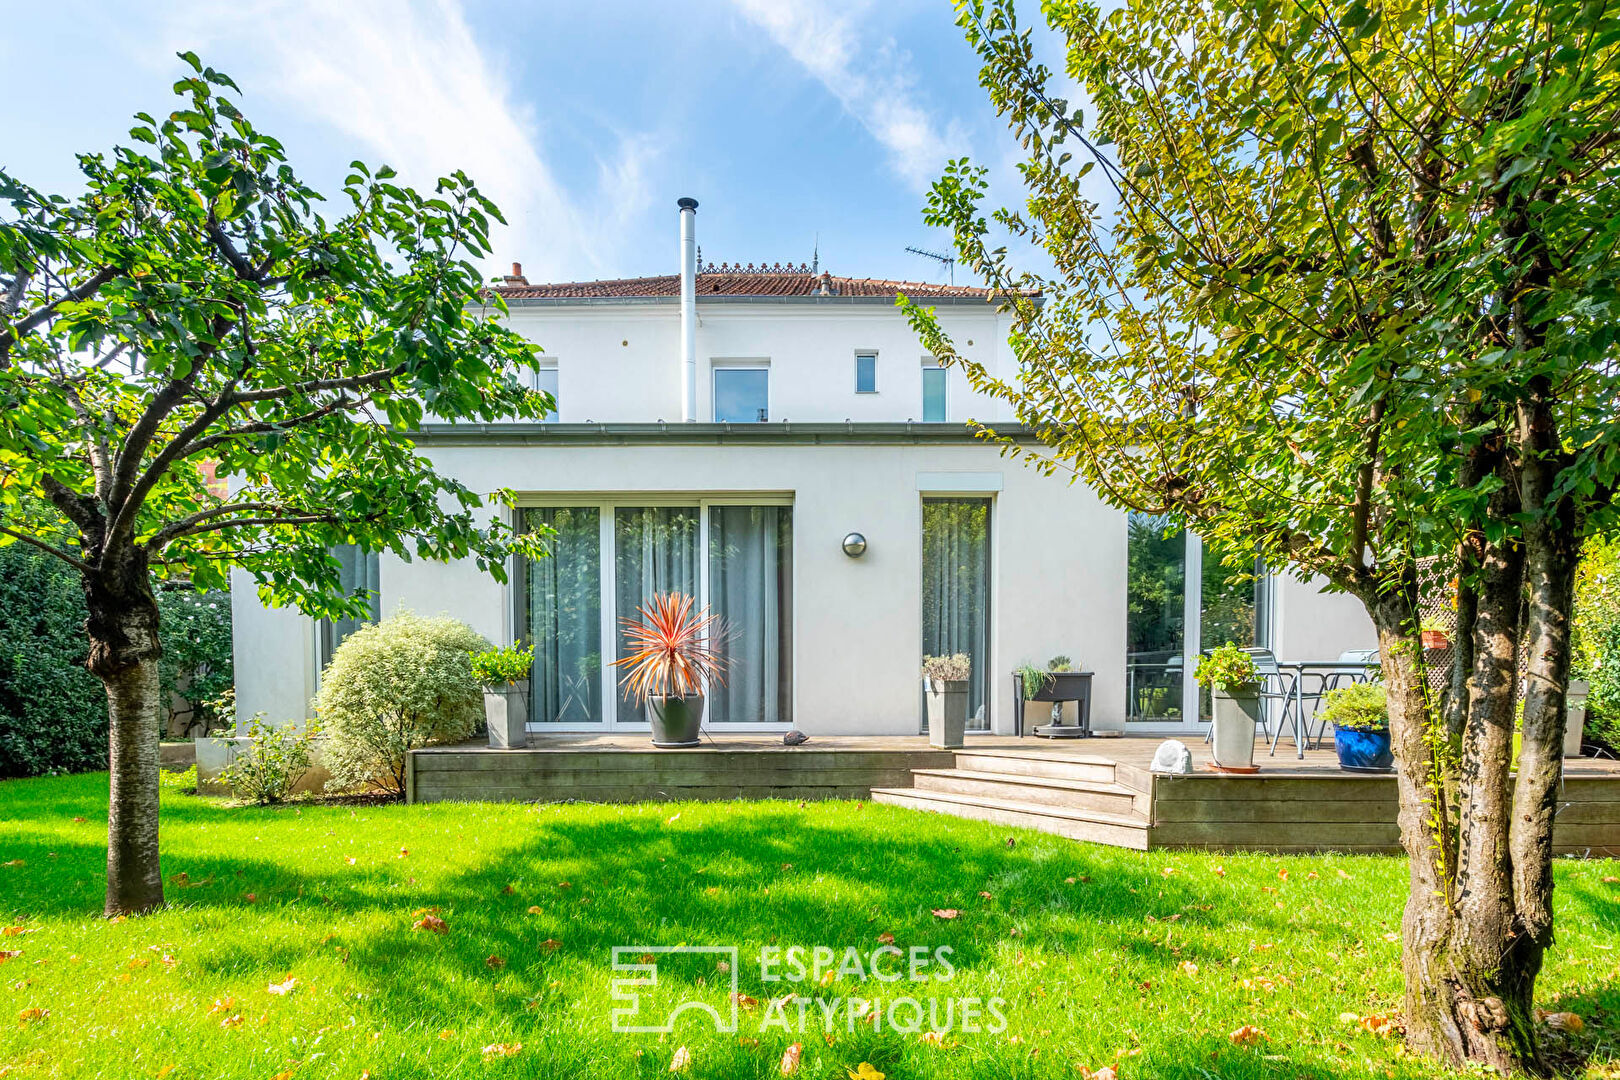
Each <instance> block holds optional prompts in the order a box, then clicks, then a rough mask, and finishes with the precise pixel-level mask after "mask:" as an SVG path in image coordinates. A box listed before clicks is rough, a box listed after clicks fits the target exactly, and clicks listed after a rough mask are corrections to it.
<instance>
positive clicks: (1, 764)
mask: <svg viewBox="0 0 1620 1080" xmlns="http://www.w3.org/2000/svg"><path fill="white" fill-rule="evenodd" d="M84 620H85V607H84V591H83V589H82V588H81V586H80V584H79V577H78V574H77V573H75V572H74V571H73V570H72V569H71V568H69V567H68V566H67V565H65V564H64V563H62V562H60V561H59V560H57V559H54V558H52V557H51V556H49V555H47V554H45V553H44V552H42V551H35V550H33V549H32V548H27V547H24V546H22V545H21V544H12V545H11V546H9V547H5V548H0V779H5V778H10V777H16V776H40V775H45V774H49V773H68V772H84V771H85V770H88V769H105V768H106V767H107V694H106V691H104V690H103V689H102V687H101V681H100V680H99V679H97V678H96V677H95V676H94V675H92V674H90V673H89V672H88V671H86V670H85V668H84V660H85V655H86V654H87V652H88V645H87V644H86V641H85V636H84Z"/></svg>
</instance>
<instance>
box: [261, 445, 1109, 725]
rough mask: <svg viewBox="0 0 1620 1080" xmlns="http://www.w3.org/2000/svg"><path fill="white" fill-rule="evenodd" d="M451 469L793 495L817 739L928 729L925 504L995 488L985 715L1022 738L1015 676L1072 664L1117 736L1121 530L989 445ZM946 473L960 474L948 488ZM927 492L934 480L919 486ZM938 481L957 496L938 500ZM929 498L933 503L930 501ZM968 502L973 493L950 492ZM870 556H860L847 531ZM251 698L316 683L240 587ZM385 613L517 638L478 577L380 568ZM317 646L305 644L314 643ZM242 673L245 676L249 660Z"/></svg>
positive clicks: (289, 626) (729, 449) (508, 481)
mask: <svg viewBox="0 0 1620 1080" xmlns="http://www.w3.org/2000/svg"><path fill="white" fill-rule="evenodd" d="M430 452H431V454H432V456H433V458H434V459H435V461H436V463H437V464H438V465H439V467H440V468H441V469H443V470H444V471H446V472H448V473H450V474H452V475H455V476H459V477H461V478H462V479H464V480H466V481H468V482H469V483H472V484H473V485H475V486H476V487H478V488H479V489H481V490H488V489H490V488H493V487H509V488H511V489H513V490H514V491H517V492H520V493H523V494H524V495H528V496H535V497H539V496H550V495H556V494H558V493H563V492H574V493H588V494H612V493H619V492H626V491H636V492H654V493H669V494H677V493H678V494H722V493H743V492H754V493H772V494H791V495H792V497H793V505H794V515H793V516H794V522H793V525H794V529H793V532H794V550H793V555H794V614H795V622H794V666H793V670H794V694H795V709H794V715H795V724H796V726H798V727H801V728H802V729H804V730H805V731H808V732H810V733H812V734H815V733H823V734H843V733H849V734H860V733H874V734H907V733H913V732H915V731H916V730H917V725H918V675H917V663H918V658H919V655H920V652H921V614H920V612H921V590H922V583H921V577H922V567H921V528H922V525H921V505H922V503H921V501H922V496H923V494H925V493H928V494H956V493H967V489H973V490H975V491H977V490H979V489H995V488H999V489H1000V490H998V491H994V493H993V494H992V496H991V497H992V498H993V499H994V509H993V516H992V540H991V549H992V585H991V620H992V630H991V645H990V648H991V657H990V664H991V670H992V673H993V675H994V678H993V679H992V680H991V682H990V690H991V695H992V697H991V718H992V721H993V723H994V724H995V726H996V728H997V729H998V730H1006V729H1007V725H1008V724H1009V723H1010V716H1009V713H1010V702H1009V700H1008V698H1009V695H1010V690H1009V689H1008V686H1009V683H1008V679H1007V678H1006V673H1010V672H1011V670H1012V668H1013V667H1014V666H1015V665H1016V664H1018V663H1019V662H1021V661H1024V660H1032V661H1036V662H1044V661H1045V659H1046V658H1048V657H1050V656H1052V655H1053V654H1055V653H1060V652H1061V653H1067V654H1069V655H1070V656H1072V657H1074V658H1075V659H1076V660H1077V661H1080V662H1081V663H1083V664H1084V665H1085V666H1087V667H1089V668H1091V669H1093V670H1095V671H1096V672H1097V682H1096V687H1095V695H1096V705H1095V707H1094V710H1095V711H1094V722H1095V723H1096V724H1097V725H1098V726H1113V727H1119V726H1122V715H1121V714H1122V703H1123V698H1124V667H1125V659H1124V637H1125V635H1124V620H1125V582H1124V576H1123V570H1124V566H1125V538H1126V532H1125V523H1124V518H1123V516H1122V515H1120V514H1119V513H1117V512H1115V511H1113V510H1110V509H1108V508H1106V507H1104V506H1102V505H1101V504H1100V503H1099V502H1098V500H1097V499H1096V497H1095V496H1094V495H1093V494H1092V493H1091V492H1090V491H1089V490H1087V489H1086V488H1084V487H1081V486H1069V485H1067V484H1065V483H1063V482H1062V481H1060V480H1054V479H1051V478H1047V477H1042V476H1039V475H1038V474H1036V473H1035V472H1033V471H1031V470H1028V469H1024V468H1021V467H1018V466H1017V465H1016V464H1014V463H1010V462H1008V461H1005V460H1003V459H1002V458H1000V457H999V455H998V454H997V453H996V451H995V449H994V448H992V447H990V446H983V445H971V444H970V445H961V446H927V445H911V444H903V445H894V444H888V445H829V446H775V447H770V446H765V447H760V446H622V447H621V446H564V447H555V448H551V447H521V446H488V447H485V446H480V447H440V448H435V449H432V450H431V451H430ZM939 474H954V475H952V476H949V477H941V476H940V475H939ZM919 477H922V478H923V479H922V480H921V481H920V480H919ZM941 483H946V484H949V485H951V487H952V488H953V490H938V489H937V487H938V485H939V484H941ZM920 486H928V487H931V488H933V489H934V490H930V491H928V492H924V491H921V490H919V487H920ZM957 487H961V488H962V489H963V490H962V491H957V490H954V489H955V488H957ZM852 530H854V531H859V532H861V533H864V534H865V535H866V538H867V541H868V545H869V546H868V549H867V553H866V555H865V556H864V557H863V558H861V559H851V558H849V557H848V556H846V555H845V554H844V553H843V551H842V550H841V547H840V541H841V540H842V538H843V536H844V535H845V534H846V533H848V532H850V531H852ZM238 598H239V599H238V602H239V603H240V604H241V605H242V610H240V611H239V613H238V622H237V625H238V626H239V627H240V628H241V633H240V635H239V639H238V640H239V649H242V648H245V649H246V650H247V653H239V657H241V658H240V659H239V661H238V663H239V672H242V673H243V674H246V673H247V672H249V671H251V672H252V673H253V674H252V675H251V676H250V677H248V678H242V677H241V676H239V697H240V699H241V703H242V707H243V708H244V709H245V710H252V709H260V708H263V709H265V711H266V712H267V713H270V714H271V715H272V716H276V715H277V714H278V712H286V711H287V708H288V706H287V705H286V704H285V702H286V701H289V700H292V698H291V695H289V694H288V692H287V689H286V688H287V687H290V686H299V685H308V684H311V683H312V682H313V677H314V676H313V670H312V669H313V659H312V656H313V653H312V650H311V649H309V648H308V647H307V646H305V647H302V648H296V647H292V646H293V644H294V643H293V640H292V639H293V638H294V637H295V636H297V635H296V634H295V633H294V628H295V627H298V626H300V625H301V626H303V627H308V626H309V625H310V622H309V620H308V619H305V618H303V617H301V616H298V615H296V614H290V613H287V612H273V613H269V612H256V611H254V610H251V609H252V608H256V607H257V604H256V601H254V600H253V599H252V597H251V592H250V590H238ZM382 603H383V610H384V611H385V612H388V611H392V610H394V609H395V608H396V607H397V606H400V605H404V606H406V607H410V608H412V609H413V610H415V611H417V612H419V613H423V614H437V613H440V612H444V613H446V614H449V615H453V616H455V617H456V618H459V619H463V620H465V621H466V622H467V623H469V624H470V625H472V626H473V627H474V628H475V629H477V630H478V631H479V632H480V633H483V634H484V635H486V636H487V637H489V638H491V639H492V640H498V641H506V640H510V638H511V636H512V629H511V625H510V624H511V611H512V607H513V605H512V598H511V595H510V592H509V587H508V586H504V585H502V584H500V583H498V582H496V581H495V580H494V579H493V578H491V577H488V576H486V575H484V574H481V573H479V572H478V571H477V569H476V568H475V567H474V566H473V565H472V564H470V563H466V564H457V565H450V566H445V565H442V564H436V563H422V562H413V563H409V564H407V563H403V562H401V561H398V560H395V559H391V558H385V559H384V561H383V564H382ZM307 633H308V631H307V630H305V634H307ZM244 661H245V662H244Z"/></svg>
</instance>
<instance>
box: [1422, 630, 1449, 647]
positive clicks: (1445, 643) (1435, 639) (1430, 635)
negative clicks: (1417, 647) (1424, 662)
mask: <svg viewBox="0 0 1620 1080" xmlns="http://www.w3.org/2000/svg"><path fill="white" fill-rule="evenodd" d="M1423 647H1424V648H1425V649H1449V648H1451V638H1450V637H1448V636H1447V635H1446V632H1445V631H1444V630H1425V631H1423Z"/></svg>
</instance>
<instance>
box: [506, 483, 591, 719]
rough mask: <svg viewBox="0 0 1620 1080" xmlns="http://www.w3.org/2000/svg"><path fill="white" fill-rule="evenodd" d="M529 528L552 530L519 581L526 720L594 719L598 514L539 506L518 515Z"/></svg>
mask: <svg viewBox="0 0 1620 1080" xmlns="http://www.w3.org/2000/svg"><path fill="white" fill-rule="evenodd" d="M523 515H524V517H523V520H524V525H525V527H526V528H527V529H528V530H529V531H536V530H538V529H541V528H549V529H551V530H552V535H551V537H550V538H549V539H548V540H547V541H546V552H547V555H546V557H545V558H544V559H540V560H538V561H536V562H533V563H530V564H529V565H528V566H527V567H526V568H525V569H526V574H525V575H524V577H525V578H526V580H525V581H524V582H522V585H523V587H524V591H525V592H526V594H527V596H526V598H527V601H528V603H527V605H526V607H527V612H528V618H527V620H526V622H527V625H526V626H524V627H523V628H522V629H521V630H520V631H519V633H520V635H522V636H524V639H525V640H526V641H529V642H532V643H533V644H534V671H533V673H532V674H531V676H530V691H529V719H530V722H531V723H536V724H600V723H601V722H602V719H603V717H602V538H601V520H602V512H601V511H600V510H599V509H597V508H596V507H594V506H547V507H536V508H533V509H529V510H525V511H524V512H523Z"/></svg>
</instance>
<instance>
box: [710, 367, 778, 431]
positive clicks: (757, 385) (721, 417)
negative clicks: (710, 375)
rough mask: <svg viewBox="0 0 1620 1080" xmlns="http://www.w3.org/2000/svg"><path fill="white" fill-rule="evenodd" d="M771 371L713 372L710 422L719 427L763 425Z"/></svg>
mask: <svg viewBox="0 0 1620 1080" xmlns="http://www.w3.org/2000/svg"><path fill="white" fill-rule="evenodd" d="M770 379H771V371H770V369H769V368H763V367H735V368H715V369H714V419H715V422H716V423H721V424H763V423H765V421H767V420H769V419H770V418H771V410H770Z"/></svg>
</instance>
